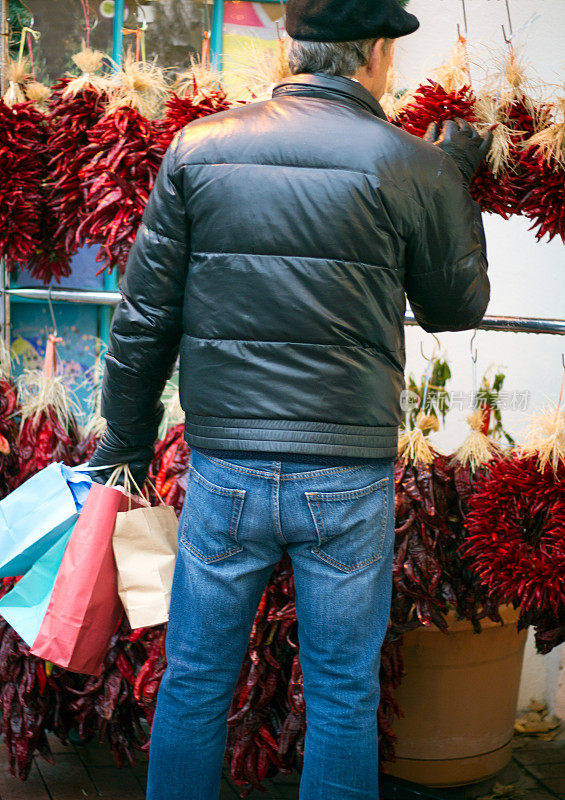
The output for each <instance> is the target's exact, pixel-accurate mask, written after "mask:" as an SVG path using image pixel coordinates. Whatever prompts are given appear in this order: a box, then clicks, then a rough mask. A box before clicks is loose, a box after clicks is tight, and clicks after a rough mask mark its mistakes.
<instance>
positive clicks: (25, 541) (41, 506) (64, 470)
mask: <svg viewBox="0 0 565 800" xmlns="http://www.w3.org/2000/svg"><path fill="white" fill-rule="evenodd" d="M91 485H92V478H91V477H90V475H88V473H86V472H81V471H79V470H77V469H71V468H70V467H66V466H65V465H64V464H50V465H49V466H48V467H46V468H45V469H43V470H41V472H38V473H37V474H36V475H34V476H33V477H31V478H30V479H29V480H27V481H26V482H25V483H23V484H22V485H21V486H18V488H17V489H15V490H14V491H13V492H11V493H10V494H9V495H8V496H7V497H5V498H4V499H3V500H2V501H0V578H4V577H12V576H17V575H24V574H25V573H26V572H27V571H28V570H29V569H30V568H31V567H32V566H33V564H35V562H36V561H37V559H38V558H41V556H43V555H44V554H45V553H46V552H47V551H48V550H49V549H50V548H51V547H52V546H53V545H54V544H55V542H56V541H58V540H59V539H60V538H61V536H62V535H63V534H64V533H65V531H67V530H68V528H69V525H71V524H72V523H74V522H76V520H77V519H78V515H79V512H80V510H81V509H82V507H83V505H84V503H85V500H86V498H87V496H88V492H89V490H90V487H91Z"/></svg>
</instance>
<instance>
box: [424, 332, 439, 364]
mask: <svg viewBox="0 0 565 800" xmlns="http://www.w3.org/2000/svg"><path fill="white" fill-rule="evenodd" d="M430 336H433V337H434V339H435V345H434V349H433V350H432V354H431V356H430V357H429V358H428V356H427V355H426V354H425V353H424V347H423V345H422V342H420V353H421V354H422V358H425V360H426V361H433V360H434V356H435V354H436V351H437V350H441V342H440V340H439V339H438V338H437V336H436V335H435V333H432V334H430Z"/></svg>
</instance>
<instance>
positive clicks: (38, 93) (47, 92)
mask: <svg viewBox="0 0 565 800" xmlns="http://www.w3.org/2000/svg"><path fill="white" fill-rule="evenodd" d="M25 95H26V99H27V100H29V101H30V103H33V104H34V105H35V106H36V107H37V108H38V109H39V110H40V111H41V112H43V113H44V114H45V113H46V112H47V110H48V107H47V101H48V100H49V98H50V97H51V89H50V88H49V87H48V86H45V84H44V83H39V81H30V82H29V83H28V84H26V87H25Z"/></svg>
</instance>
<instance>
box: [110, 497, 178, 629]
mask: <svg viewBox="0 0 565 800" xmlns="http://www.w3.org/2000/svg"><path fill="white" fill-rule="evenodd" d="M113 547H114V556H115V558H116V566H117V569H118V593H119V595H120V599H121V601H122V603H123V606H124V609H125V612H126V615H127V618H128V620H129V624H130V625H131V627H132V628H134V629H135V628H150V627H152V626H153V625H160V624H161V623H162V622H167V620H168V619H169V605H170V602H171V586H172V583H173V572H174V569H175V559H176V555H177V547H178V520H177V515H176V514H175V510H174V508H172V507H171V506H166V505H161V506H157V507H156V508H137V509H134V510H132V511H125V512H120V513H118V515H117V516H116V525H115V528H114V538H113Z"/></svg>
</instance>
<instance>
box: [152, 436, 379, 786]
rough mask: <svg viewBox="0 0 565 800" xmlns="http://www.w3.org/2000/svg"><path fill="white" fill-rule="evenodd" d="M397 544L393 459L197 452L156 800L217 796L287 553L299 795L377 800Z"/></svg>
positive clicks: (158, 738) (155, 744) (180, 563)
mask: <svg viewBox="0 0 565 800" xmlns="http://www.w3.org/2000/svg"><path fill="white" fill-rule="evenodd" d="M273 458H275V456H273ZM393 539H394V485H393V475H392V461H390V460H381V461H372V462H370V463H367V464H366V465H363V466H353V467H346V466H339V467H332V468H322V469H320V468H317V466H316V459H315V456H313V457H312V463H311V464H302V463H292V462H284V461H283V462H282V463H281V462H280V461H274V460H273V461H266V460H261V461H255V460H247V459H241V460H230V461H224V460H222V459H218V458H214V457H210V456H207V455H204V454H203V453H199V452H198V451H195V450H193V451H192V454H191V465H190V475H189V482H188V489H187V495H186V501H185V505H184V509H183V512H182V515H181V520H180V533H179V553H178V558H177V564H176V570H175V577H174V583H173V591H172V598H171V611H170V620H169V628H168V634H167V656H168V667H167V670H166V672H165V675H164V678H163V682H162V684H161V687H160V690H159V695H158V700H157V711H156V715H155V721H154V725H153V734H152V738H151V756H150V762H149V782H148V795H147V796H148V800H217V798H218V795H219V792H220V779H221V769H222V759H223V755H224V749H225V745H226V735H227V726H226V720H227V715H228V711H229V707H230V703H231V699H232V695H233V692H234V689H235V685H236V681H237V677H238V674H239V671H240V668H241V663H242V660H243V657H244V655H245V650H246V647H247V644H248V641H249V635H250V632H251V627H252V624H253V619H254V616H255V613H256V611H257V606H258V604H259V600H260V599H261V595H262V593H263V590H264V588H265V585H266V583H267V581H268V579H269V576H270V574H271V572H272V570H273V567H274V566H275V565H276V564H277V562H278V561H279V560H280V558H281V556H282V555H283V553H284V551H285V550H286V551H288V553H289V555H290V557H291V559H292V563H293V567H294V575H295V584H296V611H297V616H298V628H299V640H300V658H301V663H302V670H303V674H304V696H305V700H306V711H307V719H308V727H307V734H306V742H305V753H304V769H303V773H302V780H301V784H300V798H301V800H377V798H378V752H377V744H378V741H377V707H378V703H379V665H380V648H381V644H382V641H383V638H384V635H385V632H386V628H387V622H388V618H389V610H390V597H391V584H392V555H393Z"/></svg>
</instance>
